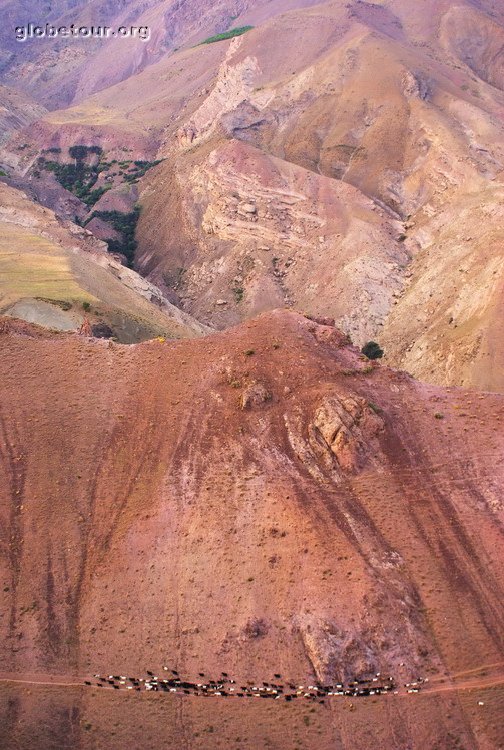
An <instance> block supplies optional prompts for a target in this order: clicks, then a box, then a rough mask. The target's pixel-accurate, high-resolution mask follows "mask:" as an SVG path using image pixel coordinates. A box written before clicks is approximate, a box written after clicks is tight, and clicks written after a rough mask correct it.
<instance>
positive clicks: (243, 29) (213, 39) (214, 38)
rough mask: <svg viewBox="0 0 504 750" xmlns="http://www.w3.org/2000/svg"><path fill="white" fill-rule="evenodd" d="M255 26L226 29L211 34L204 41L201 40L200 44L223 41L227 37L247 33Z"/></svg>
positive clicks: (230, 37)
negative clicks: (220, 32)
mask: <svg viewBox="0 0 504 750" xmlns="http://www.w3.org/2000/svg"><path fill="white" fill-rule="evenodd" d="M253 28H254V27H253V26H239V27H237V28H236V29H229V31H224V32H223V33H222V34H215V36H209V37H208V38H207V39H204V40H203V41H202V42H200V44H214V43H215V42H223V41H225V40H226V39H232V38H233V37H235V36H241V35H242V34H246V32H247V31H250V30H251V29H253Z"/></svg>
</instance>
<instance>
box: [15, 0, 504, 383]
mask: <svg viewBox="0 0 504 750" xmlns="http://www.w3.org/2000/svg"><path fill="white" fill-rule="evenodd" d="M232 5H233V7H231V5H229V4H225V3H222V4H220V3H219V4H208V5H206V4H205V5H204V6H203V7H201V8H200V6H199V5H198V12H196V11H195V7H194V4H192V3H184V4H182V5H180V4H179V5H177V7H175V5H173V4H168V5H166V6H165V5H163V4H161V5H152V6H149V10H145V13H152V14H154V15H155V14H157V15H156V18H159V14H160V13H161V10H163V13H164V15H163V18H164V19H165V21H166V23H167V24H168V20H167V19H170V21H169V24H168V26H169V28H170V29H171V31H170V32H168V31H166V33H164V32H163V33H164V36H163V39H164V42H163V44H164V45H165V46H163V44H161V46H160V47H159V55H158V56H155V57H154V58H152V59H149V61H148V64H147V62H146V63H145V65H143V66H140V68H138V69H135V70H131V69H128V71H127V72H125V71H123V72H122V73H121V74H120V76H119V77H120V78H123V80H122V81H121V82H120V83H117V84H116V85H108V86H107V85H106V84H107V83H108V84H110V83H113V82H114V80H115V79H114V75H115V73H114V70H115V68H114V65H115V63H114V65H113V66H112V72H111V73H110V76H111V77H110V79H109V80H108V81H107V82H106V81H104V80H103V81H101V83H99V84H96V86H95V83H93V81H94V80H95V79H93V77H92V76H91V74H90V73H89V69H88V68H86V71H87V72H86V75H85V77H86V81H87V82H88V84H89V85H88V86H87V88H86V86H84V88H82V87H81V88H79V85H78V84H77V83H76V82H75V81H74V84H73V86H74V88H73V89H72V91H73V92H74V94H73V96H74V97H75V98H76V103H75V104H74V106H72V107H70V108H68V109H58V110H57V111H54V112H51V113H50V114H49V115H47V116H46V117H44V118H42V119H41V120H39V121H38V122H37V123H35V124H34V125H32V126H30V127H29V128H28V129H24V130H23V131H21V132H20V133H19V134H18V135H17V136H15V137H14V138H13V139H12V140H11V142H10V143H9V145H8V148H7V149H6V151H4V156H5V158H7V160H8V163H9V164H10V165H11V168H12V169H13V170H14V171H15V172H16V173H17V174H18V175H20V176H22V177H23V179H26V180H29V181H31V182H33V183H37V178H36V177H33V173H34V171H36V170H37V164H36V162H37V158H38V157H39V155H40V154H41V153H42V151H43V149H47V148H62V149H63V150H65V149H68V148H70V147H71V146H72V145H74V144H76V143H85V144H87V145H88V146H91V145H97V146H100V147H102V148H103V150H104V153H106V155H107V158H109V159H114V158H115V159H116V160H119V161H120V160H121V159H124V158H129V159H137V160H138V159H140V160H142V159H144V160H145V159H147V160H154V159H156V158H157V159H163V161H162V163H161V164H160V165H159V166H158V167H157V168H156V169H155V170H152V171H149V172H148V173H147V174H145V175H144V176H142V177H141V179H140V181H139V185H138V193H139V202H140V205H141V206H142V212H141V216H140V220H139V224H138V227H137V232H136V236H137V241H138V250H137V253H136V260H135V267H136V269H137V270H138V271H140V273H142V274H143V275H146V276H147V277H148V278H149V279H150V280H152V281H153V282H154V283H155V284H156V285H158V286H159V287H160V288H161V289H162V290H163V292H164V293H165V294H166V295H167V296H168V298H169V299H170V300H171V302H173V303H175V304H176V305H178V306H180V307H182V308H183V309H184V310H185V311H187V312H188V313H190V314H192V315H195V316H196V317H199V318H200V319H202V320H204V321H206V322H207V323H209V324H211V325H214V326H217V327H220V328H222V327H226V326H228V325H231V324H234V323H236V322H238V321H239V320H242V319H245V318H247V317H250V316H253V315H255V314H257V313H259V312H261V311H262V310H265V309H271V308H273V307H276V306H279V305H280V306H282V305H285V306H292V307H294V308H296V309H299V310H302V311H308V312H310V313H312V314H315V315H329V316H333V317H335V318H336V320H337V323H338V325H339V326H341V327H342V328H343V329H344V330H345V331H347V332H348V333H350V335H351V336H352V337H353V339H354V340H355V342H356V343H358V344H359V345H362V344H363V343H364V341H366V340H368V339H370V338H375V339H378V340H379V341H380V342H381V343H382V344H383V345H384V348H385V351H386V356H387V357H388V361H389V362H390V363H392V364H394V365H397V366H401V367H405V368H407V369H408V370H409V371H410V372H412V373H413V374H414V375H415V376H417V377H420V378H422V379H425V380H428V381H430V382H434V383H438V384H445V385H450V384H455V385H465V386H469V387H471V386H475V387H480V388H484V389H489V390H490V389H491V390H502V388H503V387H504V381H503V375H502V373H503V372H504V369H503V368H502V356H501V352H500V350H501V347H500V345H499V337H500V336H499V332H500V328H501V326H502V315H501V312H502V305H501V297H502V294H501V291H502V284H503V273H504V270H503V269H504V259H503V256H502V246H503V243H502V239H503V238H502V195H503V164H504V154H503V146H502V143H503V137H502V136H503V131H502V113H503V112H504V93H503V89H502V80H501V73H500V71H501V70H502V40H503V39H504V17H503V16H504V14H503V10H502V7H501V6H500V4H498V3H496V2H491V1H490V0H488V1H487V2H478V3H476V2H471V1H470V0H461V1H460V2H457V3H455V2H453V1H452V0H443V2H434V1H433V0H428V1H426V2H423V3H421V4H418V3H415V4H413V3H404V2H399V1H398V0H386V1H385V2H383V3H380V4H372V3H367V2H361V1H356V2H352V3H343V2H339V1H338V2H336V1H333V2H324V3H320V4H316V5H314V4H313V3H310V2H299V3H298V2H295V3H294V2H280V0H278V2H277V1H275V2H271V3H264V4H263V3H259V4H248V3H246V2H243V3H241V4H240V3H236V7H235V5H234V4H232ZM128 7H129V8H130V11H131V13H133V6H128ZM135 7H136V6H135ZM226 14H228V15H226ZM231 17H234V18H233V20H232V21H230V20H229V19H230V18H231ZM153 18H154V16H153ZM174 19H177V22H176V23H175V20H174ZM246 24H248V25H251V26H254V27H255V28H253V29H252V30H250V31H249V32H248V33H246V34H244V35H242V36H239V37H236V38H234V39H231V40H227V41H222V42H219V43H216V44H208V45H199V46H194V44H195V43H196V42H198V41H201V40H202V39H203V38H204V34H205V33H212V32H215V31H222V30H225V29H226V28H229V27H230V26H231V25H236V26H242V25H246ZM154 27H155V28H158V26H157V24H154ZM167 28H168V27H167ZM170 34H171V36H170ZM170 40H171V41H170ZM123 41H124V40H122V41H121V44H122V43H123ZM110 44H112V42H111V43H110ZM114 44H115V45H116V46H119V41H116V42H115V43H114ZM171 44H173V45H177V46H179V47H180V49H179V50H178V51H175V50H174V49H173V48H172V47H171V46H170V45H171ZM125 45H126V43H125V42H124V45H123V47H121V49H123V48H124V49H125ZM126 47H127V45H126ZM114 49H115V48H114ZM107 50H109V52H107ZM100 54H102V55H107V54H110V49H109V48H108V47H107V46H106V45H105V46H104V47H103V49H102V52H101V53H100ZM93 59H95V58H93ZM99 59H101V58H100V55H98V56H97V57H96V60H99ZM113 59H114V60H116V55H115V53H114V56H113ZM120 59H122V58H121V56H120V55H119V54H118V56H117V60H120ZM90 60H91V58H90ZM86 64H87V63H86ZM89 64H92V63H91V62H90V63H89ZM100 70H102V71H103V70H105V68H104V66H103V65H100ZM57 71H58V67H57V66H56V68H55V70H54V74H55V75H56V74H57ZM131 73H134V74H133V75H130V74H131ZM128 76H129V77H128ZM23 80H24V79H23ZM93 87H95V88H93ZM96 87H97V88H99V89H101V90H100V91H97V92H96ZM92 90H94V91H95V93H93V94H92V95H91V96H89V94H90V93H91V91H92ZM79 92H80V93H79ZM25 144H26V145H25ZM125 151H126V153H127V156H126V157H125V156H124V152H125ZM121 153H122V156H121ZM45 192H46V191H45V188H43V186H42V188H41V189H40V190H39V194H41V200H42V202H44V197H43V196H44V193H45ZM112 195H113V193H111V197H112ZM135 200H136V198H135ZM98 230H99V231H102V235H101V236H104V237H105V236H106V235H105V234H103V227H98Z"/></svg>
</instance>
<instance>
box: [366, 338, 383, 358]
mask: <svg viewBox="0 0 504 750" xmlns="http://www.w3.org/2000/svg"><path fill="white" fill-rule="evenodd" d="M361 352H362V353H363V354H364V356H365V357H367V358H368V359H381V358H382V357H383V354H384V352H383V349H382V348H381V347H380V345H379V344H377V343H376V341H368V342H367V344H364V346H363V347H362V349H361Z"/></svg>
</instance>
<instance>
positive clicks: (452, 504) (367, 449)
mask: <svg viewBox="0 0 504 750" xmlns="http://www.w3.org/2000/svg"><path fill="white" fill-rule="evenodd" d="M2 331H3V333H1V335H0V345H1V349H2V355H3V356H2V357H1V360H0V382H1V389H0V449H1V454H0V455H1V465H0V472H1V476H0V514H1V515H0V523H1V525H0V529H1V538H0V545H1V546H0V597H1V599H0V642H1V643H2V647H1V650H0V670H1V671H2V672H9V673H14V674H15V675H18V676H19V678H20V679H23V678H24V676H26V675H29V674H47V673H49V674H54V675H62V676H65V679H71V676H72V675H76V676H84V675H88V674H93V673H94V672H111V673H118V674H138V673H141V672H143V671H144V670H145V669H151V668H154V669H156V670H157V669H160V667H161V665H163V664H169V665H171V666H172V667H173V668H176V669H178V670H179V671H180V672H181V673H183V674H184V675H187V676H188V677H195V676H196V675H197V672H198V671H199V670H203V671H207V672H208V673H213V674H219V673H220V671H221V670H225V671H228V672H230V673H232V674H234V675H236V676H237V678H238V679H251V680H254V681H257V680H261V679H271V678H272V676H273V673H274V672H280V673H281V674H282V675H283V676H284V677H285V678H287V679H295V680H303V681H304V680H313V679H317V678H318V679H320V680H324V681H325V680H328V679H334V678H339V679H348V678H349V677H351V676H354V675H358V674H368V673H369V672H370V671H373V670H374V671H382V672H383V673H389V674H393V675H394V676H395V677H396V678H397V680H398V681H399V682H406V681H408V680H410V679H412V678H413V679H415V678H416V677H417V676H423V677H429V679H432V688H431V689H432V690H436V688H439V690H441V688H442V687H443V686H448V687H449V686H450V684H451V683H450V682H449V680H448V681H447V682H444V683H442V682H435V680H437V679H439V678H440V677H443V678H444V679H447V678H449V677H450V675H452V674H455V673H459V672H464V673H466V672H467V671H468V670H475V672H474V673H473V674H470V675H469V677H470V679H471V680H474V683H473V682H470V687H471V689H468V690H465V691H461V692H456V691H453V690H449V691H443V692H437V691H436V692H435V693H434V695H432V697H430V696H429V695H428V693H427V692H426V693H425V694H420V695H418V696H416V695H411V696H410V695H406V696H404V695H401V696H395V697H392V696H390V697H380V698H379V700H377V702H376V703H374V702H373V700H372V699H371V700H368V699H365V700H364V699H363V701H362V702H360V703H359V704H358V705H357V706H355V711H353V710H350V707H349V705H347V704H348V701H346V702H345V701H342V702H341V703H338V704H336V703H334V704H331V706H332V707H331V708H329V707H319V706H316V707H315V713H314V714H313V715H312V714H309V711H310V708H309V707H306V708H303V709H302V711H301V709H299V710H298V709H296V710H293V711H288V707H287V706H284V705H282V706H278V705H275V706H269V705H268V706H266V707H265V706H260V707H256V706H255V705H254V706H248V705H245V707H244V706H243V705H242V704H241V703H240V702H238V701H237V702H235V701H231V702H230V704H229V705H228V704H227V703H226V705H222V704H221V703H219V701H216V702H215V703H211V704H209V703H205V700H202V701H199V700H198V699H194V698H190V699H188V700H187V701H184V700H180V699H178V698H173V699H172V698H170V697H169V696H159V697H158V696H154V697H151V696H144V695H141V696H138V697H137V698H131V697H129V696H124V695H109V694H107V695H106V696H102V695H95V693H97V692H98V691H96V690H92V689H88V690H87V691H86V690H80V689H78V688H70V687H69V688H62V687H59V688H58V687H56V686H54V687H42V686H39V687H36V686H33V687H23V686H15V685H12V684H9V685H8V686H3V687H2V688H1V691H0V695H1V697H0V713H2V712H5V720H4V721H0V724H1V725H2V729H1V732H3V733H4V734H3V737H4V741H3V744H2V742H0V745H2V746H5V747H27V748H31V747H38V748H52V747H54V748H56V747H58V748H63V747H76V748H88V747H89V748H91V747H93V748H94V747H96V748H98V747H103V746H104V742H105V739H104V738H105V737H106V738H107V743H109V741H110V744H108V746H109V747H116V746H117V747H121V746H124V744H122V745H121V742H122V743H124V742H125V741H126V738H128V740H129V742H130V743H132V746H134V747H143V746H147V745H148V744H149V743H150V741H152V742H156V743H160V746H162V747H172V746H173V747H188V748H192V747H199V746H200V745H201V746H202V747H203V746H205V747H219V746H222V747H224V746H226V747H230V746H231V747H236V748H238V747H247V748H248V747H251V748H252V747H255V748H258V747H279V748H286V750H287V748H289V750H291V749H292V748H293V747H300V748H301V747H308V748H311V747H313V748H315V747H323V748H324V747H327V748H329V747H331V748H334V747H336V748H339V747H341V748H350V747H352V748H357V749H358V750H367V749H368V748H371V747H374V748H376V747H378V748H382V747H383V748H385V747H392V748H397V750H404V748H406V747H411V748H415V750H416V748H418V749H419V750H420V748H422V749H423V748H438V749H439V750H445V748H447V749H449V748H454V749H455V748H465V750H469V749H472V748H482V749H484V750H487V749H488V750H494V748H498V747H500V746H501V745H502V744H503V741H504V738H503V736H502V727H501V726H500V725H499V722H498V716H499V711H501V714H502V707H503V706H502V698H503V691H502V685H500V686H499V684H498V683H499V674H500V672H499V670H497V671H496V672H495V674H494V673H491V672H488V673H487V675H484V674H482V673H481V672H479V671H478V670H484V668H485V666H487V665H495V664H497V663H498V662H501V661H502V600H503V585H504V581H503V566H502V561H503V551H502V504H501V498H502V489H503V485H504V473H503V461H502V456H503V455H504V453H503V447H504V445H503V444H504V434H503V430H502V418H503V416H504V397H503V396H501V395H498V394H478V393H474V392H471V393H469V392H466V391H463V390H461V389H456V388H451V389H441V388H436V387H431V386H429V387H427V386H424V385H421V384H419V383H417V382H415V381H414V380H412V379H411V378H409V377H408V376H406V375H404V374H403V373H399V372H395V371H391V370H388V369H387V368H384V367H380V366H379V365H377V366H370V363H369V362H368V361H367V360H363V358H362V357H361V356H360V355H359V354H358V352H357V351H356V350H355V349H352V348H349V347H348V346H346V345H345V341H344V339H343V337H342V336H341V335H340V334H339V333H338V331H337V330H336V329H334V328H331V327H328V326H324V325H319V324H317V323H315V322H312V321H310V320H307V319H306V318H303V317H302V316H299V315H297V314H294V313H289V312H280V311H276V312H273V313H268V314H266V315H263V316H261V317H260V318H257V319H255V320H252V321H249V322H248V323H244V324H242V325H240V326H238V327H237V328H234V329H231V330H229V331H226V332H224V333H219V334H216V335H213V336H209V337H207V338H205V339H200V340H191V341H177V342H174V343H172V342H169V343H161V342H157V341H153V342H148V343H145V344H139V345H135V346H130V347H126V346H121V345H117V344H112V343H110V342H104V341H97V340H87V339H84V338H82V337H79V336H75V335H67V334H61V335H57V336H52V335H51V336H48V335H46V334H44V335H41V334H40V332H37V333H35V330H34V329H32V328H31V327H30V326H28V325H22V326H20V325H18V324H16V326H14V327H13V326H12V324H8V325H6V326H4V327H3V328H2ZM32 332H33V335H31V334H32ZM436 415H437V417H436ZM486 677H488V678H489V679H490V678H492V682H491V685H488V684H487V680H486ZM454 685H455V687H458V682H457V681H456V682H455V683H454ZM460 687H463V685H460ZM482 696H483V697H482ZM158 698H159V700H158ZM389 698H390V699H389ZM163 699H164V700H163ZM478 700H483V702H484V704H485V705H484V706H482V707H480V706H478V705H477V702H478ZM126 703H127V710H125V706H126ZM261 703H263V702H261ZM217 704H218V705H217ZM231 704H232V705H231ZM236 706H238V707H236ZM305 715H306V716H307V719H308V723H307V722H306V721H305ZM88 723H90V724H91V728H89V730H88V729H86V728H85V727H86V726H87V724H88ZM210 726H213V727H214V731H211V730H210V729H209V727H210ZM112 730H113V731H114V732H115V733H116V734H115V735H112V734H111V733H110V732H111V731H112ZM209 735H212V736H211V737H209ZM63 737H66V738H67V739H65V740H63V739H62V738H63ZM237 737H241V738H242V739H241V740H240V741H238V740H236V738H237ZM297 737H299V740H298V739H297ZM135 738H136V740H135ZM1 739H2V735H1V734H0V740H1ZM214 740H215V741H214ZM58 743H59V744H58ZM65 743H67V744H65ZM68 743H70V744H68ZM71 743H73V744H71Z"/></svg>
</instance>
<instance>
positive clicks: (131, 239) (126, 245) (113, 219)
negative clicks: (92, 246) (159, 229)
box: [86, 206, 140, 267]
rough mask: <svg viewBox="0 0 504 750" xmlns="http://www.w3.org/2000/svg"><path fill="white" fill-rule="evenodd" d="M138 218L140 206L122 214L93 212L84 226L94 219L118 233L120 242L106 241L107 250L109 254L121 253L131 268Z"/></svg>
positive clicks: (119, 212)
mask: <svg viewBox="0 0 504 750" xmlns="http://www.w3.org/2000/svg"><path fill="white" fill-rule="evenodd" d="M139 216H140V206H135V208H134V209H133V211H130V212H129V213H124V212H123V211H93V213H92V214H91V216H90V217H89V219H88V220H87V222H86V224H87V223H88V222H90V221H91V219H94V218H95V217H96V218H97V219H102V220H103V221H106V222H107V223H108V224H111V226H112V227H113V228H114V229H115V231H116V232H119V234H120V235H121V239H120V240H107V244H108V249H109V251H110V252H111V253H121V254H122V255H124V256H125V257H126V260H127V261H128V265H129V266H130V267H131V266H132V265H133V261H134V259H135V251H136V248H137V242H136V240H135V229H136V225H137V223H138V217H139Z"/></svg>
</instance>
